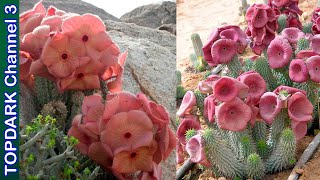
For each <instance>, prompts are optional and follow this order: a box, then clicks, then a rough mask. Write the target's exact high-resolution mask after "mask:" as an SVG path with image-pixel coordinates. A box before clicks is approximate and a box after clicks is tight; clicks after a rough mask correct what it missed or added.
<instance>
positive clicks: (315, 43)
mask: <svg viewBox="0 0 320 180" xmlns="http://www.w3.org/2000/svg"><path fill="white" fill-rule="evenodd" d="M310 46H311V48H312V50H313V52H315V53H317V54H320V35H319V34H317V35H315V36H313V38H312V40H311V44H310Z"/></svg>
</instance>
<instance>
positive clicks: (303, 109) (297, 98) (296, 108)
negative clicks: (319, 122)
mask: <svg viewBox="0 0 320 180" xmlns="http://www.w3.org/2000/svg"><path fill="white" fill-rule="evenodd" d="M312 112H313V106H312V104H311V102H310V101H309V100H308V98H307V97H306V96H305V95H304V94H302V93H300V92H296V93H294V94H293V95H292V96H291V97H289V100H288V114H289V117H290V118H291V119H292V120H294V121H298V122H301V121H302V122H305V121H310V120H311V119H312Z"/></svg>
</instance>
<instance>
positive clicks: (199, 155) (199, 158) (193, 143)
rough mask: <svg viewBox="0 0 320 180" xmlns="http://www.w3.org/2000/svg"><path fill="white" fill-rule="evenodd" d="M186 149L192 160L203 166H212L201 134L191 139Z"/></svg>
mask: <svg viewBox="0 0 320 180" xmlns="http://www.w3.org/2000/svg"><path fill="white" fill-rule="evenodd" d="M186 151H187V153H188V154H189V156H190V160H191V162H194V163H199V164H201V165H203V166H210V163H208V160H207V157H206V153H205V142H204V140H203V139H202V137H201V135H200V134H197V135H195V136H193V137H192V138H190V139H189V141H188V142H187V145H186Z"/></svg>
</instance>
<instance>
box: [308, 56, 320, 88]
mask: <svg viewBox="0 0 320 180" xmlns="http://www.w3.org/2000/svg"><path fill="white" fill-rule="evenodd" d="M306 64H307V68H308V71H309V75H310V79H311V80H312V81H314V82H317V83H319V82H320V56H312V57H310V58H308V59H307V61H306Z"/></svg>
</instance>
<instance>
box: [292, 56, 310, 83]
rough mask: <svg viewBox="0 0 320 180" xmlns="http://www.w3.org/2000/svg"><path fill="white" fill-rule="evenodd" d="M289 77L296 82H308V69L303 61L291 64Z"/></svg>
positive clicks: (293, 61)
mask: <svg viewBox="0 0 320 180" xmlns="http://www.w3.org/2000/svg"><path fill="white" fill-rule="evenodd" d="M289 77H290V79H291V80H292V81H294V82H299V83H302V82H306V81H307V80H308V69H307V66H306V64H305V63H304V61H303V60H302V59H294V60H292V61H291V63H290V67H289Z"/></svg>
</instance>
